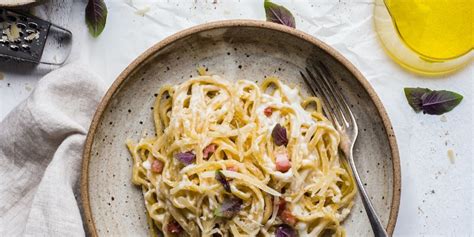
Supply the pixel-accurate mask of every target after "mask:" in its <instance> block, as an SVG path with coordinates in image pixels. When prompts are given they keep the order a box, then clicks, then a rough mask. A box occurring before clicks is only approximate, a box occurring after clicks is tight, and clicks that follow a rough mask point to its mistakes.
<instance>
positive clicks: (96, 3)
mask: <svg viewBox="0 0 474 237" xmlns="http://www.w3.org/2000/svg"><path fill="white" fill-rule="evenodd" d="M106 22H107V6H106V5H105V2H104V0H89V2H88V3H87V6H86V24H87V27H88V28H89V33H90V34H91V35H92V36H94V37H97V36H99V35H100V33H102V31H103V30H104V28H105V23H106Z"/></svg>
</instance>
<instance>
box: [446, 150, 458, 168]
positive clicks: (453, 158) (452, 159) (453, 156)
mask: <svg viewBox="0 0 474 237" xmlns="http://www.w3.org/2000/svg"><path fill="white" fill-rule="evenodd" d="M448 158H449V162H451V164H454V163H455V162H456V154H454V151H453V149H448Z"/></svg>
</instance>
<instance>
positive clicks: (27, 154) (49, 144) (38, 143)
mask: <svg viewBox="0 0 474 237" xmlns="http://www.w3.org/2000/svg"><path fill="white" fill-rule="evenodd" d="M103 94H104V87H103V86H102V85H101V84H100V80H99V79H98V77H97V76H95V75H93V74H91V73H89V72H87V70H85V69H84V68H81V67H79V66H74V65H70V66H66V67H64V68H61V69H58V70H56V71H53V72H51V73H49V74H47V75H46V76H44V77H43V78H42V79H41V80H40V81H39V82H38V84H37V86H36V88H35V90H34V91H33V92H32V94H31V95H30V96H29V98H27V99H26V100H25V101H24V102H22V103H21V104H20V105H19V106H18V107H16V108H15V109H14V110H13V111H12V112H11V113H10V114H9V115H8V116H7V117H6V118H5V119H4V120H3V121H2V122H0V236H19V235H25V236H84V229H83V225H82V220H81V214H80V210H79V206H78V201H79V200H78V197H79V188H78V182H79V177H80V169H81V158H82V149H83V144H84V141H85V138H86V134H87V130H88V128H89V124H90V122H91V119H92V116H93V114H94V112H95V109H96V106H97V104H98V102H99V101H100V98H101V97H102V95H103ZM0 103H1V102H0Z"/></svg>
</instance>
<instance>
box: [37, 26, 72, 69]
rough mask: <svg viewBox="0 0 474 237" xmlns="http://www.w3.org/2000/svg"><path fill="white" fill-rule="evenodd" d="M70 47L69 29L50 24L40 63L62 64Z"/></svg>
mask: <svg viewBox="0 0 474 237" xmlns="http://www.w3.org/2000/svg"><path fill="white" fill-rule="evenodd" d="M71 48H72V33H71V31H69V30H67V29H65V28H62V27H60V26H58V25H55V24H51V26H50V28H49V32H48V35H47V38H46V42H45V45H44V50H43V55H42V56H41V59H40V63H43V64H48V65H62V64H64V62H66V60H67V58H68V57H69V54H70V53H71Z"/></svg>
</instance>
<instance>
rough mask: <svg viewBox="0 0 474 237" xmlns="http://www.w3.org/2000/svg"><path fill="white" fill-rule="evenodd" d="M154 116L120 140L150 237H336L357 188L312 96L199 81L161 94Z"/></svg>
mask: <svg viewBox="0 0 474 237" xmlns="http://www.w3.org/2000/svg"><path fill="white" fill-rule="evenodd" d="M153 117H154V123H155V129H156V136H155V137H151V138H143V139H141V140H140V141H139V142H138V144H136V143H133V142H132V141H127V146H128V148H129V150H130V153H131V155H132V157H133V176H132V182H133V183H134V184H136V185H140V186H141V187H142V190H143V195H144V198H145V206H146V209H147V215H148V221H149V225H150V230H151V235H152V236H160V235H161V234H164V236H175V235H180V236H213V235H214V236H216V235H217V236H219V235H220V236H297V235H299V236H321V235H326V234H331V235H334V236H345V231H344V229H343V228H342V226H341V222H342V221H343V220H344V219H345V218H346V217H347V215H348V214H349V212H350V209H351V207H352V205H353V198H354V195H355V193H356V188H355V184H354V180H353V178H352V176H351V173H350V171H349V170H348V166H347V164H346V162H345V160H344V159H342V158H341V155H340V154H339V153H338V145H339V141H340V137H339V134H338V132H337V131H336V129H335V128H334V126H333V125H332V123H331V122H330V121H329V120H328V119H327V118H326V117H325V116H324V115H323V112H322V104H321V102H320V100H319V99H318V98H316V97H307V98H302V97H301V95H300V92H299V90H298V89H297V88H290V87H289V86H287V85H285V84H284V83H282V82H281V81H279V80H278V79H276V78H273V77H270V78H267V79H265V80H264V81H263V83H262V84H261V85H260V86H258V85H257V84H256V83H254V82H252V81H248V80H239V81H235V82H229V81H226V80H224V79H222V78H220V77H218V76H207V75H202V76H198V77H196V78H192V79H190V80H188V81H186V82H184V83H182V84H180V85H175V86H164V87H163V88H161V90H160V92H159V93H158V96H157V99H156V101H155V104H154V110H153Z"/></svg>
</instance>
